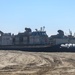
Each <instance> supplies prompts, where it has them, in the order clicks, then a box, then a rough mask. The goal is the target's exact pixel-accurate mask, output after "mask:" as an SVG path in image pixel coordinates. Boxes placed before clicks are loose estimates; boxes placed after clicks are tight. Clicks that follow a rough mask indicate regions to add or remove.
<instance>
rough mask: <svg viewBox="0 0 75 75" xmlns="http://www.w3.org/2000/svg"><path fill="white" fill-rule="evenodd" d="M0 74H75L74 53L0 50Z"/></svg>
mask: <svg viewBox="0 0 75 75" xmlns="http://www.w3.org/2000/svg"><path fill="white" fill-rule="evenodd" d="M0 75H75V53H65V52H63V53H61V52H60V53H57V52H55V53H50V52H48V53H46V52H24V51H15V50H14V51H8V50H7V51H5V50H0Z"/></svg>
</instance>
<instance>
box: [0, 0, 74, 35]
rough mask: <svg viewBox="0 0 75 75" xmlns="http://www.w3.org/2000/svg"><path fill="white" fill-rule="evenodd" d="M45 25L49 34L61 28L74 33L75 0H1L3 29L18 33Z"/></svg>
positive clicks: (0, 20)
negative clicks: (26, 28)
mask: <svg viewBox="0 0 75 75" xmlns="http://www.w3.org/2000/svg"><path fill="white" fill-rule="evenodd" d="M43 26H45V30H46V31H47V34H48V35H49V36H50V35H55V34H57V30H59V29H61V30H63V31H64V32H65V34H66V35H67V34H68V33H69V29H70V30H71V31H72V32H73V33H74V32H75V0H0V30H1V31H3V32H5V33H9V32H11V33H14V34H17V33H18V32H24V31H25V30H24V29H25V27H28V28H31V29H32V31H34V30H35V29H36V28H37V29H38V30H40V27H43Z"/></svg>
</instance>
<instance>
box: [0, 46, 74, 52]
mask: <svg viewBox="0 0 75 75" xmlns="http://www.w3.org/2000/svg"><path fill="white" fill-rule="evenodd" d="M0 50H20V51H29V52H75V47H70V48H67V47H63V48H60V45H54V46H34V47H33V46H29V47H28V46H0Z"/></svg>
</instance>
